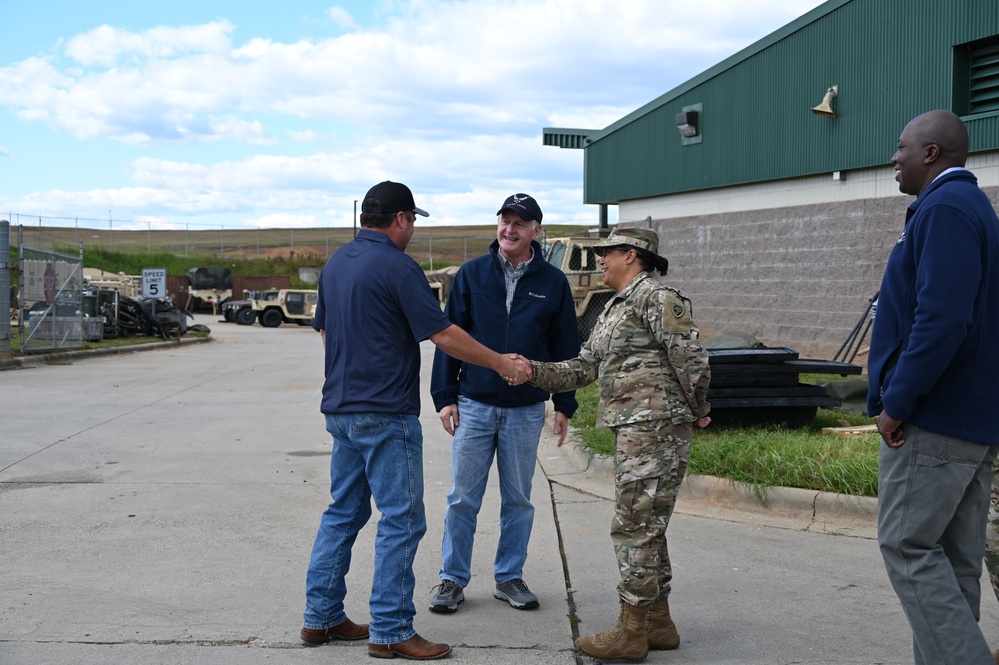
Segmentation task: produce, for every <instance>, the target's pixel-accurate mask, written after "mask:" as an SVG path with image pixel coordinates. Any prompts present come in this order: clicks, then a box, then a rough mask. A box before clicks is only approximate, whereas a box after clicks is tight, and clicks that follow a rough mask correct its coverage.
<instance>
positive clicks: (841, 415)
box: [572, 375, 880, 496]
mask: <svg viewBox="0 0 999 665" xmlns="http://www.w3.org/2000/svg"><path fill="white" fill-rule="evenodd" d="M840 378H841V377H829V376H825V375H811V376H808V377H807V382H809V383H824V382H826V381H830V380H839V379H840ZM805 380H806V377H803V381H805ZM576 399H578V400H579V410H578V411H577V412H576V415H575V416H573V419H572V425H573V432H574V435H575V436H576V438H578V439H579V442H580V447H581V448H582V449H583V450H584V451H586V452H588V453H589V454H591V455H597V456H613V454H614V436H613V434H612V433H611V432H610V430H607V429H596V428H595V426H594V423H595V415H596V406H597V402H598V399H599V393H598V391H597V387H596V385H595V384H593V385H590V386H587V387H586V388H583V389H581V390H578V391H576ZM874 422H875V420H874V419H873V418H868V417H867V416H864V415H860V414H856V413H848V412H846V411H839V410H827V409H819V413H818V415H817V416H816V418H815V420H814V421H812V423H810V424H809V425H808V426H806V427H803V428H801V429H783V428H779V427H773V428H768V427H722V426H716V425H715V424H712V425H710V426H709V427H708V428H707V429H704V430H699V429H696V428H695V431H694V440H693V445H692V446H691V450H690V465H689V467H688V472H689V473H696V474H701V475H710V476H718V477H721V478H729V479H731V480H735V481H738V482H742V483H746V484H748V485H753V486H758V487H760V486H762V487H800V488H804V489H812V490H819V491H823V492H838V493H841V494H852V495H857V496H877V488H878V449H879V447H880V437H879V436H878V435H877V434H876V433H872V434H865V435H861V436H852V437H841V436H835V435H830V434H822V428H823V427H839V426H843V425H867V424H873V423H874Z"/></svg>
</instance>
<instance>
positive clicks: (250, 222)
mask: <svg viewBox="0 0 999 665" xmlns="http://www.w3.org/2000/svg"><path fill="white" fill-rule="evenodd" d="M319 221H320V220H318V219H317V217H316V215H296V214H292V213H286V212H279V213H273V214H270V215H264V216H262V217H258V218H256V219H247V220H244V224H245V225H246V226H255V227H257V228H260V229H302V228H307V227H310V226H316V225H317V222H319Z"/></svg>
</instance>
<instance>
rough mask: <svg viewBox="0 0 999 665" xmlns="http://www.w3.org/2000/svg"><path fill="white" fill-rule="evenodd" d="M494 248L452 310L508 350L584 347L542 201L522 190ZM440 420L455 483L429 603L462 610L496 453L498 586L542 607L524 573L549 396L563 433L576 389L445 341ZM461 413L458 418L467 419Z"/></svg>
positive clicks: (553, 354) (563, 351)
mask: <svg viewBox="0 0 999 665" xmlns="http://www.w3.org/2000/svg"><path fill="white" fill-rule="evenodd" d="M496 214H497V216H498V219H497V229H496V240H495V241H494V242H493V243H492V245H490V247H489V253H488V254H486V255H484V256H480V257H478V258H476V259H473V260H472V261H469V262H468V263H466V264H465V265H463V266H462V267H461V269H460V270H459V271H458V274H457V275H456V276H455V280H454V285H453V286H452V287H451V292H450V294H449V296H448V301H447V307H446V308H445V310H444V313H445V315H447V317H448V318H449V319H450V320H451V321H452V322H453V323H455V324H457V325H458V326H460V327H461V328H463V329H465V330H467V331H468V332H469V333H470V334H471V335H472V337H474V338H475V339H476V340H477V341H479V342H481V343H483V344H485V345H486V346H488V347H489V348H491V349H494V350H496V351H499V352H500V353H520V354H523V355H524V356H526V357H528V358H539V357H543V358H546V359H548V360H567V359H569V358H574V357H575V356H576V354H577V353H579V333H578V329H577V327H576V314H575V309H574V307H573V302H572V292H571V290H570V288H569V282H568V280H567V279H566V277H565V274H564V273H563V272H562V271H561V270H559V269H558V268H556V267H555V266H552V265H550V264H549V263H548V262H547V261H545V259H544V257H543V256H542V252H541V245H540V244H538V242H537V241H536V240H535V238H537V236H538V233H540V231H541V218H542V213H541V208H540V207H539V206H538V203H537V201H535V200H534V198H533V197H531V196H528V195H527V194H514V195H512V196H510V197H509V198H507V199H506V201H505V202H504V203H503V206H502V207H501V208H500V209H499V210H498V211H497V213H496ZM430 392H431V396H432V397H433V399H434V407H435V408H436V409H437V410H438V412H439V416H440V419H441V423H442V424H443V426H444V429H445V430H447V432H448V433H449V434H451V435H452V436H454V441H453V442H452V444H451V485H452V486H451V491H450V492H448V495H447V509H446V511H445V514H444V540H443V545H442V551H441V570H440V579H441V583H440V585H438V586H437V587H435V592H434V594H433V596H432V597H431V599H430V609H431V610H433V611H435V612H455V611H457V610H458V604H459V603H461V602H463V601H464V599H465V594H464V591H463V589H464V588H465V587H466V586H467V585H468V583H469V581H471V577H472V572H471V564H472V541H473V540H474V537H475V526H476V521H477V516H478V512H479V508H480V507H481V505H482V497H483V493H484V492H485V488H486V481H487V479H488V476H489V468H490V466H491V465H492V460H493V457H494V456H495V458H496V467H497V470H498V472H499V480H500V498H501V502H502V505H501V508H500V537H499V544H498V546H497V548H496V558H495V562H494V565H493V577H494V580H495V589H494V590H493V596H495V597H496V598H498V599H500V600H503V601H506V602H508V603H509V604H510V605H511V606H513V607H514V608H516V609H521V610H527V609H533V608H535V607H538V605H539V602H538V598H537V596H535V595H534V593H533V592H531V590H530V588H529V587H528V586H527V584H526V583H525V582H524V564H525V563H526V562H527V544H528V541H529V540H530V537H531V529H532V527H533V524H534V506H533V505H532V504H531V485H532V482H533V478H534V468H535V463H536V460H537V453H538V439H539V438H540V436H541V429H542V426H543V425H544V421H545V402H546V401H547V400H548V399H549V398H551V399H552V402H553V405H554V409H555V423H554V432H555V434H556V435H557V436H559V437H560V438H559V445H562V442H564V441H565V435H566V431H567V429H568V418H570V417H572V414H573V413H575V411H576V407H577V406H578V405H577V403H576V398H575V392H564V393H560V394H557V395H555V396H554V397H552V395H551V394H550V393H548V392H546V391H545V390H543V389H541V388H538V387H537V386H532V385H526V384H525V385H521V386H517V387H512V386H510V385H508V384H507V383H506V382H505V381H503V380H502V379H501V378H500V377H499V376H497V375H496V374H495V373H493V372H489V371H485V370H483V369H482V368H480V367H476V366H474V365H470V364H468V363H463V362H461V360H460V359H456V358H453V357H451V355H450V354H448V353H447V352H446V350H442V349H441V348H438V349H437V352H436V354H435V356H434V369H433V375H432V379H431V383H430ZM459 417H460V421H459Z"/></svg>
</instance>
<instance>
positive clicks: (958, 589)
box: [878, 423, 995, 665]
mask: <svg viewBox="0 0 999 665" xmlns="http://www.w3.org/2000/svg"><path fill="white" fill-rule="evenodd" d="M903 431H904V437H903V438H904V439H905V444H904V445H903V446H902V447H901V448H889V447H888V446H887V445H886V444H885V443H884V442H882V443H881V451H880V454H879V469H878V543H879V545H880V547H881V556H882V558H883V559H884V562H885V569H886V570H887V571H888V579H889V580H891V584H892V587H894V589H895V593H896V594H897V595H898V598H899V600H900V601H901V603H902V609H903V610H904V611H905V615H906V617H907V618H908V619H909V624H910V626H911V627H912V635H913V654H914V660H915V663H916V664H917V665H931V664H932V665H945V664H946V665H994V664H995V661H994V660H993V659H992V653H991V651H989V646H988V643H987V642H986V641H985V637H984V636H983V635H982V631H981V629H979V627H978V618H979V601H980V599H981V588H980V583H979V580H980V579H981V576H982V556H983V555H984V554H985V522H986V518H987V516H988V512H989V499H990V489H991V479H992V459H993V457H995V448H993V447H991V446H985V445H981V444H977V443H972V442H970V441H965V440H963V439H957V438H955V437H951V436H945V435H943V434H937V433H935V432H930V431H928V430H925V429H921V428H919V427H916V426H915V425H912V424H910V423H906V424H905V425H904V427H903Z"/></svg>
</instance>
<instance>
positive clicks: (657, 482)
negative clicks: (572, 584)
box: [531, 228, 711, 661]
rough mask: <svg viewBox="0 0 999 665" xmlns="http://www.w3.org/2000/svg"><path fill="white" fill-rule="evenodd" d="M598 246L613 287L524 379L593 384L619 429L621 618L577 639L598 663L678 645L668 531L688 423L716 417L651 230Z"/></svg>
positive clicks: (605, 420)
mask: <svg viewBox="0 0 999 665" xmlns="http://www.w3.org/2000/svg"><path fill="white" fill-rule="evenodd" d="M594 250H595V251H596V252H597V253H598V255H599V256H600V267H601V269H602V270H603V271H604V283H605V284H606V285H607V286H609V287H611V288H612V289H614V290H615V291H616V294H615V295H614V297H613V298H612V299H611V301H610V302H609V303H608V305H607V307H606V308H605V309H604V311H603V314H602V315H601V317H600V319H599V320H598V321H597V322H596V324H595V326H594V328H593V331H592V333H591V335H590V338H589V340H588V341H587V342H586V344H585V345H584V347H583V349H582V351H581V352H580V355H579V356H578V357H577V358H575V359H573V360H567V361H563V362H544V363H542V362H531V367H532V371H533V378H532V379H531V382H532V383H534V384H535V385H537V386H540V387H541V388H544V389H545V390H548V391H549V392H553V393H555V392H562V391H566V390H575V389H576V388H581V387H583V386H585V385H587V384H589V383H592V382H593V381H599V385H600V404H599V407H598V410H597V426H598V427H609V428H611V430H612V431H613V432H614V448H615V452H614V469H615V479H616V482H615V492H616V497H617V506H616V508H615V513H614V519H613V521H612V524H611V541H612V542H613V544H614V550H615V553H616V555H617V560H618V568H619V570H620V573H621V582H620V583H619V584H618V595H619V596H620V598H621V614H620V616H619V617H618V620H617V624H615V625H614V626H613V627H612V628H611V629H610V630H608V631H607V632H604V633H600V634H598V635H588V636H583V637H580V638H579V640H578V641H577V645H578V647H579V648H580V649H581V650H582V651H583V652H584V653H586V654H587V655H589V656H591V657H593V658H606V659H625V660H631V661H639V660H643V659H644V658H645V657H646V656H647V655H648V652H649V649H675V648H677V647H678V646H679V645H680V636H679V635H678V634H677V631H676V626H675V625H674V624H673V621H672V619H671V618H670V613H669V600H668V597H669V592H670V580H671V579H672V577H673V571H672V568H671V566H670V560H669V553H668V551H667V548H666V527H667V525H668V524H669V519H670V516H671V515H672V514H673V507H674V505H675V503H676V495H677V491H678V490H679V488H680V482H681V481H682V480H683V474H684V471H685V470H686V468H687V459H688V455H689V453H690V438H691V434H692V429H693V427H692V423H696V424H697V425H698V426H699V427H707V425H708V423H709V422H710V421H711V419H710V418H707V417H706V416H707V414H708V411H709V409H710V406H709V405H708V403H707V401H706V399H705V398H706V396H707V392H708V382H709V380H710V368H709V367H708V356H707V353H706V352H705V351H704V349H703V347H702V346H701V344H700V343H699V342H698V329H697V326H695V325H694V323H693V321H692V320H691V308H690V301H689V300H687V299H686V298H685V297H683V295H681V294H680V292H678V291H676V290H674V289H671V288H669V287H668V286H665V285H664V284H662V283H660V282H658V281H656V280H655V279H653V277H652V275H651V274H650V273H651V271H652V270H657V271H658V272H659V274H660V275H665V274H666V270H667V268H668V267H669V262H668V261H667V260H666V259H665V258H663V257H661V256H659V252H658V250H659V237H658V235H657V234H656V232H655V231H652V230H651V229H643V228H626V229H622V228H617V229H615V231H614V233H612V234H611V235H610V236H609V237H608V238H606V239H605V240H603V241H602V242H600V243H598V244H597V245H595V246H594Z"/></svg>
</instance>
